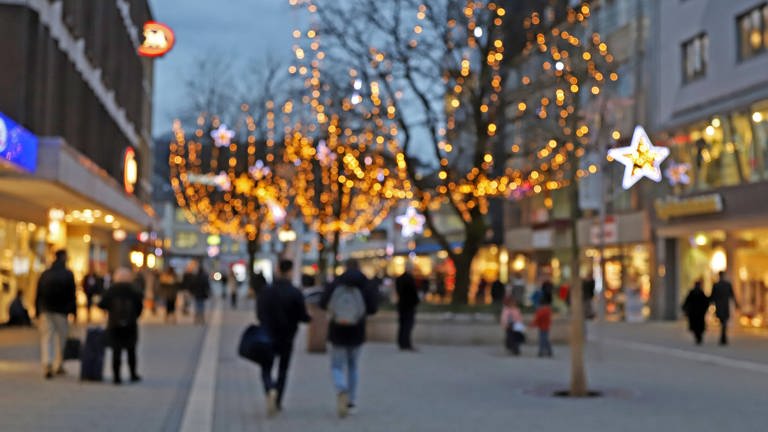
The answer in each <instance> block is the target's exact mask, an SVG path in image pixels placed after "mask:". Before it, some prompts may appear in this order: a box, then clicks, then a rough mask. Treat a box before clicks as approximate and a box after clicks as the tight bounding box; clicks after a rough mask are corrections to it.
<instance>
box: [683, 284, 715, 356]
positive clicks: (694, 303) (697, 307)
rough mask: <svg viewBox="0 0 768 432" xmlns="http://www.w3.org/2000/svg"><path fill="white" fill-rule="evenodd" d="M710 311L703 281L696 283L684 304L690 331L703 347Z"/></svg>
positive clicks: (697, 343)
mask: <svg viewBox="0 0 768 432" xmlns="http://www.w3.org/2000/svg"><path fill="white" fill-rule="evenodd" d="M707 309H709V298H708V297H707V295H706V294H704V290H702V289H701V281H700V280H698V281H696V282H694V284H693V289H692V290H691V291H690V292H689V293H688V296H687V297H686V298H685V302H684V303H683V312H685V315H686V316H688V329H689V330H690V331H691V333H693V337H694V338H695V340H696V345H701V342H702V340H703V337H704V330H706V324H705V317H706V315H707Z"/></svg>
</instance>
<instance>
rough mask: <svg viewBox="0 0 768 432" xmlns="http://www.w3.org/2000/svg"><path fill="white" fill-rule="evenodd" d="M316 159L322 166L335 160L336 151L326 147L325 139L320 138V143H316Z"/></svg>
mask: <svg viewBox="0 0 768 432" xmlns="http://www.w3.org/2000/svg"><path fill="white" fill-rule="evenodd" d="M317 160H318V161H320V164H321V165H323V166H328V165H330V164H331V162H332V161H334V160H336V153H334V152H332V151H331V149H330V148H328V145H327V144H326V143H325V140H320V143H319V144H318V145H317Z"/></svg>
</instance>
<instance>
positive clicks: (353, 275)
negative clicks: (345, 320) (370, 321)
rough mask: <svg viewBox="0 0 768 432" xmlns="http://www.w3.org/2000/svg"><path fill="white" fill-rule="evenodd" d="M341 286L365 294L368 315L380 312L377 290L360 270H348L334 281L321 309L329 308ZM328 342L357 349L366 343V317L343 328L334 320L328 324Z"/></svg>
mask: <svg viewBox="0 0 768 432" xmlns="http://www.w3.org/2000/svg"><path fill="white" fill-rule="evenodd" d="M339 286H349V287H356V288H357V289H359V290H360V292H361V293H362V294H363V300H365V309H366V314H367V315H373V314H375V313H376V311H377V310H378V307H379V305H378V298H377V297H378V296H377V295H376V290H375V289H373V287H371V286H370V281H369V280H368V278H367V277H365V275H364V274H363V273H362V272H361V271H360V270H347V271H346V272H344V274H342V275H341V276H339V277H337V278H336V279H334V280H333V282H331V283H330V284H329V285H328V286H327V287H326V288H325V291H324V292H323V296H322V298H321V299H320V307H321V308H323V309H327V308H328V302H330V301H331V296H332V295H333V292H334V291H335V290H336V287H339ZM328 340H329V341H330V342H331V343H332V344H334V345H340V346H346V347H357V346H360V345H362V344H363V343H364V342H365V317H363V319H361V320H360V322H359V323H357V325H353V326H342V325H338V324H336V323H334V322H333V321H332V320H331V322H330V323H329V324H328Z"/></svg>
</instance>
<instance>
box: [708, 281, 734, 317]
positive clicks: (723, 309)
mask: <svg viewBox="0 0 768 432" xmlns="http://www.w3.org/2000/svg"><path fill="white" fill-rule="evenodd" d="M709 300H710V301H711V302H712V303H714V304H715V315H717V317H718V318H719V319H721V320H727V319H728V318H730V317H731V300H734V301H736V298H735V297H734V295H733V286H732V285H731V283H730V282H728V281H719V282H717V283H715V284H714V285H713V286H712V295H710V296H709Z"/></svg>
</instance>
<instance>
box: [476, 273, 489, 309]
mask: <svg viewBox="0 0 768 432" xmlns="http://www.w3.org/2000/svg"><path fill="white" fill-rule="evenodd" d="M487 289H488V281H486V280H485V278H480V282H478V283H477V291H476V292H475V304H479V305H482V304H485V291H486V290H487Z"/></svg>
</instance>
